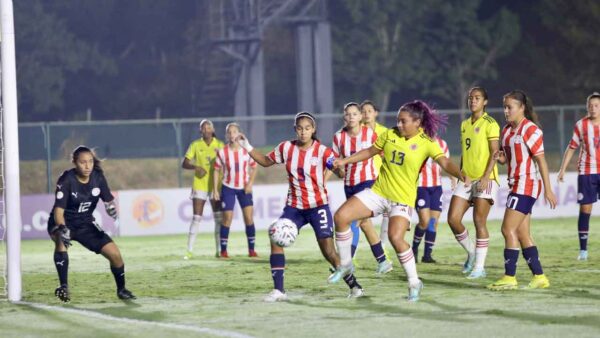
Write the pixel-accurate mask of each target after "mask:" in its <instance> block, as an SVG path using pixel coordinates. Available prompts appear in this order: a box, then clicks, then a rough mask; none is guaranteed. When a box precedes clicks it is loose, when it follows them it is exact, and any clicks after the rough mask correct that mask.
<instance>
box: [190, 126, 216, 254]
mask: <svg viewBox="0 0 600 338" xmlns="http://www.w3.org/2000/svg"><path fill="white" fill-rule="evenodd" d="M200 133H201V134H202V137H201V138H199V139H197V140H195V141H194V142H192V143H191V144H190V145H189V147H188V149H187V151H186V153H185V157H184V159H183V163H182V164H181V167H182V168H183V169H187V170H194V182H193V184H192V193H191V195H190V199H191V200H192V205H193V212H194V215H193V216H192V222H191V223H190V231H189V233H188V244H187V252H186V254H185V256H183V258H184V259H190V258H192V257H193V251H194V243H195V242H196V235H197V234H198V230H199V228H200V221H201V220H202V213H203V212H204V204H205V203H206V200H208V199H209V197H210V195H211V193H212V189H213V176H214V172H215V171H214V164H215V158H216V157H217V151H218V150H219V149H221V148H223V142H221V141H220V140H218V139H217V138H216V137H215V127H214V125H213V123H212V122H211V121H209V120H202V121H200ZM210 203H211V206H212V210H213V216H214V222H215V247H216V254H215V256H216V257H219V256H220V248H221V241H220V235H221V230H220V224H221V223H223V212H222V211H221V205H220V203H218V202H217V201H215V200H214V199H211V201H210Z"/></svg>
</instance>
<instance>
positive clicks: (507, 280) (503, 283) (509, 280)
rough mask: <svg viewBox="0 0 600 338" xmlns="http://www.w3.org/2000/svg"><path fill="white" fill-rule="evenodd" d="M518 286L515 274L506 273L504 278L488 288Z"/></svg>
mask: <svg viewBox="0 0 600 338" xmlns="http://www.w3.org/2000/svg"><path fill="white" fill-rule="evenodd" d="M517 287H518V283H517V278H516V277H515V276H507V275H504V276H503V277H502V278H500V279H498V280H497V281H495V282H493V283H492V284H489V285H488V286H487V288H488V289H490V290H494V291H502V290H515V289H516V288H517Z"/></svg>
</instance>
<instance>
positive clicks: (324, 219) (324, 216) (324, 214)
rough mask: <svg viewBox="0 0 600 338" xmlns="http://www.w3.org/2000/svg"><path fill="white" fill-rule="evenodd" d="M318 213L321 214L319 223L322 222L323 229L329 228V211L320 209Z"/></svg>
mask: <svg viewBox="0 0 600 338" xmlns="http://www.w3.org/2000/svg"><path fill="white" fill-rule="evenodd" d="M318 213H319V216H321V219H320V220H319V223H321V229H327V226H328V225H329V222H328V221H327V211H326V210H323V209H320V210H319V211H318Z"/></svg>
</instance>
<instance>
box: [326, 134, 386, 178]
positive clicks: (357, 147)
mask: <svg viewBox="0 0 600 338" xmlns="http://www.w3.org/2000/svg"><path fill="white" fill-rule="evenodd" d="M376 140H377V134H375V131H374V130H373V129H371V128H369V127H367V126H362V127H361V128H360V131H359V132H358V135H356V136H350V134H348V132H347V131H346V129H345V128H342V129H340V130H339V131H338V132H337V133H335V135H333V147H332V148H333V153H334V154H335V156H336V157H342V158H344V157H350V156H352V154H354V153H356V152H359V151H361V150H363V149H367V148H370V147H371V146H372V145H373V144H374V143H375V141H376ZM344 170H345V172H346V175H345V177H344V184H345V185H347V186H350V187H353V186H355V185H357V184H359V183H362V182H364V181H372V180H375V179H376V178H377V173H376V172H375V166H374V165H373V158H372V157H371V158H369V159H367V160H364V161H361V162H357V163H351V164H346V166H345V167H344Z"/></svg>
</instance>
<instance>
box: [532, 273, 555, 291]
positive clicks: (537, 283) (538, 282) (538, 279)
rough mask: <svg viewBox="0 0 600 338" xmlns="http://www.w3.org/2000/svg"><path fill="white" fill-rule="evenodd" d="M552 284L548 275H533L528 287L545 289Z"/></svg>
mask: <svg viewBox="0 0 600 338" xmlns="http://www.w3.org/2000/svg"><path fill="white" fill-rule="evenodd" d="M549 286H550V281H549V280H548V277H546V275H544V274H541V275H533V278H532V279H531V282H529V284H528V285H527V288H528V289H545V288H547V287H549Z"/></svg>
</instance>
